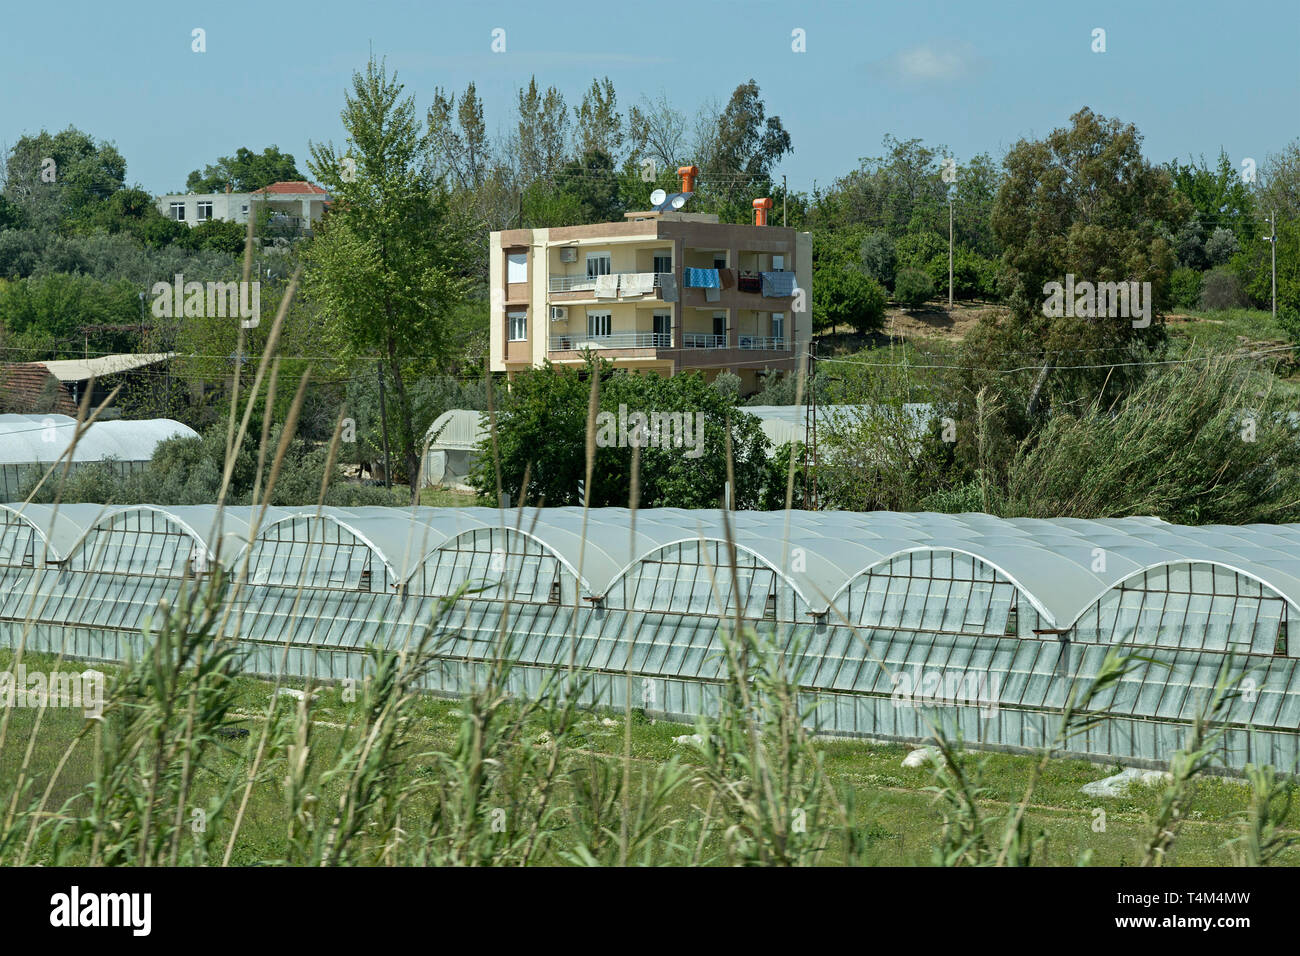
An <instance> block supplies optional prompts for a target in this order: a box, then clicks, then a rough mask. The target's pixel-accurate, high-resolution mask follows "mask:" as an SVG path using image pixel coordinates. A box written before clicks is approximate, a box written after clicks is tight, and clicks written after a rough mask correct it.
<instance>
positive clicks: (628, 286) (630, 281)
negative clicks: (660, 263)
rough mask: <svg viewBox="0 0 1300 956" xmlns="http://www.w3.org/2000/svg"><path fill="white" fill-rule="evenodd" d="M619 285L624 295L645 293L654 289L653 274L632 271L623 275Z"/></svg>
mask: <svg viewBox="0 0 1300 956" xmlns="http://www.w3.org/2000/svg"><path fill="white" fill-rule="evenodd" d="M620 287H621V288H622V290H623V294H624V295H647V294H648V293H651V292H653V291H654V290H655V274H654V273H653V272H633V273H631V274H630V275H625V276H623V282H622V283H621V286H620Z"/></svg>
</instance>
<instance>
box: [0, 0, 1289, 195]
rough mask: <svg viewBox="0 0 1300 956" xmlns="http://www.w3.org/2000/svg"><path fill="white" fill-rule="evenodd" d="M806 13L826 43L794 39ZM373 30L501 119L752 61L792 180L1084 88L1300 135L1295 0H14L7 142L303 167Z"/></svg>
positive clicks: (1021, 126)
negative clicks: (287, 156) (530, 86)
mask: <svg viewBox="0 0 1300 956" xmlns="http://www.w3.org/2000/svg"><path fill="white" fill-rule="evenodd" d="M124 7H125V9H124ZM195 27H201V28H203V29H204V30H206V33H207V52H206V53H202V54H198V53H194V52H192V51H191V48H190V47H191V30H193V29H194V28H195ZM497 27H500V28H503V29H504V30H505V31H506V52H505V53H493V52H492V51H491V49H490V45H491V41H492V35H491V34H492V30H493V29H494V28H497ZM1098 27H1100V28H1102V29H1104V30H1105V31H1106V52H1105V53H1094V52H1092V49H1091V46H1092V42H1093V40H1092V32H1093V30H1094V28H1098ZM796 28H798V29H802V30H803V31H805V34H806V45H807V52H804V53H795V52H792V50H791V31H792V30H794V29H796ZM372 49H373V51H374V52H375V53H376V54H377V55H383V56H386V57H387V60H388V64H389V66H390V68H395V69H396V70H397V71H398V73H399V76H400V79H401V80H402V81H403V82H404V83H405V84H406V87H407V92H409V93H411V94H413V95H414V96H415V99H416V103H417V105H418V106H419V107H420V110H421V113H422V112H423V109H424V107H426V106H427V105H428V103H429V100H430V94H431V92H432V90H433V88H434V87H435V86H442V87H444V88H449V89H451V90H454V91H457V92H459V91H460V90H462V89H464V87H465V84H466V83H467V82H469V81H470V80H473V81H474V82H475V83H476V84H477V86H478V90H479V93H480V95H481V96H482V97H483V99H484V105H485V111H486V116H487V123H488V128H489V130H496V129H498V128H500V129H503V130H504V129H505V128H507V127H508V126H509V125H510V124H512V123H513V106H514V102H515V91H516V90H517V89H519V88H520V87H521V86H524V85H526V84H527V82H528V79H529V77H530V76H532V75H534V74H535V75H536V76H537V78H538V81H539V83H540V84H542V85H552V84H553V85H555V86H557V87H559V88H560V90H561V91H562V92H564V93H565V95H566V98H567V99H568V100H569V101H570V103H571V104H576V103H577V102H578V101H579V100H580V98H581V94H582V91H583V90H584V89H585V88H586V87H587V86H588V85H589V84H590V82H591V79H592V78H593V77H594V76H605V75H608V76H609V77H610V78H611V79H612V80H613V81H614V84H615V88H616V90H617V92H618V95H619V100H620V104H621V105H622V106H624V107H626V106H627V105H628V104H630V103H634V102H637V101H639V100H640V99H641V97H642V95H643V94H644V95H646V96H649V97H655V96H657V95H658V94H659V93H660V92H663V93H665V94H667V96H668V98H669V99H670V100H671V101H672V103H673V104H674V105H675V106H676V107H677V108H678V109H680V110H682V111H683V112H685V113H686V114H687V115H688V117H692V116H693V114H694V113H695V111H696V109H697V108H698V106H699V105H700V103H701V102H702V101H703V100H705V99H706V98H711V97H715V98H717V99H719V100H723V101H725V99H726V98H727V96H729V95H730V93H731V91H732V90H733V89H734V88H735V86H736V85H737V84H738V83H742V82H744V81H745V80H747V79H749V78H750V77H753V78H754V79H755V80H757V81H758V84H759V86H760V87H761V89H762V93H763V96H764V99H765V101H766V103H767V107H768V112H769V114H777V115H779V116H780V117H781V119H782V121H783V122H784V124H785V126H786V128H787V129H788V130H789V131H790V134H791V137H792V139H793V143H794V152H793V154H792V155H790V156H788V157H787V158H786V159H785V160H784V162H783V163H782V166H781V168H780V169H779V170H778V172H783V173H786V174H787V175H788V176H789V178H790V185H791V187H792V188H795V189H811V188H812V186H813V184H814V182H816V183H817V184H819V185H826V184H827V183H829V182H830V181H831V180H833V179H834V178H835V177H837V176H839V175H842V174H843V173H844V172H846V171H847V170H849V169H851V168H853V167H854V166H856V165H857V162H858V159H859V158H860V157H862V156H872V155H878V154H879V152H880V142H881V138H882V137H883V136H884V135H885V134H886V133H892V134H894V135H895V136H898V137H900V138H908V137H913V136H915V137H920V138H922V139H923V140H925V141H926V142H927V143H928V144H932V145H937V144H941V143H942V144H946V145H948V146H949V147H951V150H952V153H953V154H954V155H955V156H956V157H957V158H958V159H959V160H961V159H964V158H966V157H969V156H970V155H972V154H974V153H977V152H983V151H988V152H990V153H992V154H993V155H994V156H995V157H996V156H999V155H1000V154H1001V153H1002V151H1003V150H1005V149H1006V148H1007V147H1008V146H1010V145H1011V144H1013V143H1014V142H1015V141H1016V140H1018V139H1020V138H1022V137H1037V136H1042V135H1044V134H1046V133H1047V132H1049V131H1050V130H1051V129H1053V128H1055V127H1058V126H1062V125H1064V124H1065V122H1066V120H1067V118H1068V117H1069V116H1070V114H1071V113H1073V112H1074V111H1076V110H1077V109H1079V108H1081V107H1083V106H1088V107H1091V108H1092V109H1093V110H1094V111H1096V112H1100V113H1103V114H1105V115H1107V116H1117V117H1119V118H1121V119H1123V120H1125V121H1128V122H1133V123H1136V124H1137V127H1138V129H1139V130H1140V131H1141V132H1142V133H1143V135H1144V137H1145V142H1144V149H1145V151H1146V153H1147V155H1148V156H1149V157H1151V158H1152V159H1154V160H1158V161H1164V160H1167V159H1171V158H1179V159H1185V158H1186V157H1187V156H1188V155H1189V154H1192V155H1198V156H1199V155H1200V154H1201V153H1204V154H1205V155H1206V156H1207V157H1208V158H1213V157H1214V156H1216V155H1217V153H1218V151H1219V149H1220V147H1222V148H1223V149H1225V150H1226V151H1227V152H1228V155H1229V156H1230V157H1232V158H1233V161H1234V164H1237V165H1239V164H1240V162H1241V160H1242V159H1243V158H1245V157H1252V158H1254V159H1256V160H1257V161H1260V162H1262V161H1263V159H1264V157H1265V156H1267V155H1268V154H1269V153H1271V152H1276V151H1277V150H1279V149H1280V148H1281V147H1282V146H1283V145H1285V144H1286V143H1287V142H1289V141H1290V140H1292V139H1294V138H1295V137H1296V136H1297V135H1300V123H1298V122H1297V118H1300V67H1298V66H1297V50H1300V4H1297V3H1296V2H1295V0H1251V2H1250V3H1246V4H1222V3H1211V2H1205V0H1191V2H1172V0H1171V2H1154V0H1128V2H1109V0H1107V2H1097V0H1090V2H1086V3H1081V2H1077V0H1071V2H1059V0H1049V2H1043V0H1027V2H980V3H977V2H951V0H949V2H902V0H893V2H876V0H870V2H866V0H858V2H838V0H827V2H816V0H813V2H799V3H793V2H770V0H737V2H732V0H698V2H696V3H694V4H682V3H665V2H662V0H660V2H655V3H643V2H637V0H633V2H619V0H605V2H600V0H595V2H593V0H584V2H565V0H531V2H526V3H522V2H514V0H496V2H491V3H487V2H479V3H463V2H462V3H457V4H453V3H446V2H442V0H437V2H387V0H373V2H369V0H367V2H363V0H318V2H316V3H313V4H310V5H309V4H278V3H269V2H263V3H244V2H239V0H224V2H221V3H190V2H178V0H168V2H133V0H127V2H126V3H125V4H112V3H104V2H102V0H100V2H95V3H86V2H79V0H73V2H65V3H61V4H58V5H56V6H54V7H52V8H51V7H50V6H47V5H45V4H40V3H22V4H13V5H10V6H9V9H7V10H6V13H5V26H4V32H3V33H2V34H0V144H7V145H12V144H13V143H14V142H15V141H16V140H17V139H18V138H19V137H20V136H21V135H23V134H24V133H35V132H37V131H39V130H40V129H41V128H46V129H50V130H55V129H62V128H64V127H66V126H68V125H69V124H72V125H75V126H77V127H79V128H81V129H83V130H86V131H87V132H89V133H91V134H93V135H94V136H96V137H98V138H101V139H109V140H112V141H113V142H115V143H116V144H117V147H118V149H120V150H121V151H122V153H123V155H124V156H125V157H126V160H127V179H128V181H129V182H131V183H139V184H140V185H142V186H143V187H144V188H146V189H148V190H150V191H151V192H155V193H161V192H168V191H171V190H174V189H180V188H181V187H182V186H183V184H184V181H185V176H186V174H187V173H188V172H189V171H190V170H191V169H194V168H197V167H201V166H203V165H204V164H206V163H210V162H212V161H213V160H214V159H215V158H216V157H217V156H220V155H229V154H231V153H233V152H234V151H235V149H236V148H237V147H239V146H249V147H251V148H254V149H261V148H263V147H265V146H267V145H269V144H271V143H274V144H276V145H278V146H279V147H280V148H281V149H283V150H285V151H287V152H290V153H292V154H293V155H294V156H295V157H296V158H297V159H298V161H299V166H300V168H301V167H305V165H306V163H305V160H306V157H307V143H308V142H309V141H310V140H317V141H323V140H331V139H332V140H334V141H335V142H336V143H337V142H341V141H342V139H343V134H342V126H341V124H340V122H339V110H340V108H341V106H342V103H343V93H344V90H345V88H346V87H347V85H348V82H349V77H350V75H351V73H352V72H353V71H354V70H357V69H361V68H363V67H364V65H365V62H366V58H367V55H368V53H369V52H370V51H371V50H372Z"/></svg>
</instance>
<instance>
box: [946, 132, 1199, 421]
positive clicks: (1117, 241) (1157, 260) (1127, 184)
mask: <svg viewBox="0 0 1300 956" xmlns="http://www.w3.org/2000/svg"><path fill="white" fill-rule="evenodd" d="M1141 143H1142V137H1141V135H1140V134H1139V133H1138V131H1137V128H1136V127H1134V126H1133V125H1132V124H1125V123H1122V122H1120V121H1119V120H1117V119H1107V118H1106V117H1103V116H1098V115H1096V114H1094V113H1093V112H1092V111H1091V110H1088V109H1083V110H1080V111H1079V112H1077V113H1075V114H1074V115H1073V116H1072V117H1071V118H1070V125H1069V126H1068V127H1065V128H1061V129H1056V130H1053V131H1052V132H1051V133H1050V134H1049V135H1048V136H1047V137H1046V138H1045V139H1042V140H1021V141H1020V142H1018V143H1016V145H1015V146H1014V147H1012V149H1011V150H1010V152H1008V153H1007V156H1006V159H1005V161H1004V166H1005V168H1006V178H1005V179H1004V180H1003V182H1002V186H1001V188H1000V189H999V191H998V197H997V201H996V202H995V204H994V207H993V229H994V232H995V233H996V235H997V238H998V240H999V242H1000V243H1001V244H1002V247H1003V254H1002V265H1003V270H1004V273H1005V276H1006V279H1007V282H1008V284H1009V292H1010V295H1009V304H1010V306H1011V309H1012V320H1011V321H1010V322H1007V323H1000V324H999V325H998V326H997V329H996V330H995V329H994V328H992V327H990V328H989V329H988V330H987V331H988V332H989V333H990V335H988V336H987V337H986V336H983V335H981V336H978V337H976V340H975V343H974V344H978V352H984V351H985V350H986V349H988V350H991V351H988V352H987V353H986V354H985V355H984V358H983V359H982V360H981V361H989V362H991V363H993V364H992V365H991V366H990V367H993V368H997V367H999V366H1000V364H1001V363H1002V362H1004V361H1005V360H1006V358H1005V353H1006V352H1009V351H1010V350H1012V349H1013V348H1014V349H1015V350H1017V351H1021V352H1026V351H1027V352H1028V354H1020V355H1017V356H1015V357H1014V358H1013V361H1014V364H1015V365H1016V366H1017V367H1024V366H1032V365H1034V364H1039V365H1041V366H1042V368H1043V369H1044V371H1035V372H1026V373H1024V374H1023V376H1022V377H1015V376H994V377H993V378H991V379H987V380H986V379H985V378H984V377H983V376H980V375H976V376H975V379H973V380H970V381H968V382H967V385H968V387H969V388H970V389H971V392H970V394H972V395H973V394H975V393H976V392H978V390H979V386H980V385H981V384H989V385H991V386H993V388H994V389H995V391H996V392H1000V393H1002V394H1001V395H1000V396H999V397H998V401H999V402H1000V403H1001V404H1002V405H1003V406H1004V407H1005V408H1007V409H1009V410H1014V409H1016V408H1020V409H1024V410H1026V413H1027V412H1028V411H1029V410H1032V411H1033V412H1034V413H1035V414H1039V413H1044V414H1045V413H1046V411H1047V408H1048V406H1049V405H1050V404H1051V402H1052V400H1059V401H1061V402H1066V403H1069V402H1081V401H1084V400H1086V401H1092V400H1094V399H1096V398H1097V396H1098V394H1099V393H1102V398H1103V402H1102V404H1103V405H1104V406H1109V405H1110V403H1111V401H1113V400H1114V399H1115V398H1117V397H1118V396H1120V395H1122V394H1124V393H1126V392H1127V391H1128V390H1129V389H1130V388H1131V387H1132V386H1133V385H1134V384H1135V383H1136V381H1137V380H1138V379H1139V378H1140V377H1141V374H1142V372H1141V368H1142V367H1141V365H1140V364H1136V363H1134V362H1132V361H1129V360H1130V359H1132V358H1140V356H1141V354H1142V353H1144V352H1145V351H1146V350H1147V349H1149V348H1151V347H1153V346H1155V345H1157V344H1158V343H1159V342H1160V341H1161V340H1162V336H1163V329H1162V326H1161V324H1160V322H1159V309H1160V303H1162V302H1163V301H1165V300H1166V296H1167V290H1168V284H1169V277H1170V274H1171V273H1172V271H1173V268H1174V252H1173V248H1172V246H1171V244H1170V242H1169V240H1168V239H1167V238H1166V236H1167V235H1171V234H1173V233H1174V232H1176V230H1177V229H1179V228H1180V227H1181V226H1182V224H1183V223H1184V222H1185V221H1186V219H1187V217H1188V215H1189V214H1190V212H1191V207H1190V203H1189V202H1188V201H1187V200H1186V199H1185V198H1183V197H1182V196H1180V195H1179V194H1178V193H1177V192H1176V191H1175V190H1174V188H1173V184H1172V181H1171V178H1170V174H1169V171H1168V170H1167V169H1165V168H1162V167H1157V166H1153V165H1152V164H1151V163H1149V162H1148V161H1147V160H1146V159H1145V158H1144V157H1143V156H1142V151H1141ZM1069 276H1073V277H1074V281H1077V282H1080V283H1083V282H1088V283H1130V282H1137V283H1139V286H1138V289H1139V292H1141V291H1142V289H1143V288H1144V286H1142V285H1141V283H1150V289H1151V299H1152V301H1149V302H1147V303H1146V307H1147V308H1148V309H1149V312H1148V313H1147V315H1146V317H1145V319H1143V318H1140V317H1138V316H1137V315H1136V312H1137V310H1136V309H1134V308H1133V307H1132V306H1130V309H1129V311H1128V314H1125V315H1100V316H1092V317H1086V316H1084V317H1081V316H1079V315H1076V314H1075V309H1073V308H1070V309H1068V310H1066V309H1060V310H1055V311H1056V314H1055V315H1053V314H1051V313H1052V311H1053V310H1050V309H1048V308H1047V306H1046V304H1045V303H1046V301H1047V296H1048V292H1049V288H1048V286H1047V284H1048V283H1050V282H1056V283H1066V282H1068V277H1069ZM1115 311H1116V312H1118V311H1119V310H1118V308H1117V309H1116V310H1115ZM995 331H996V332H997V334H993V333H995ZM999 343H1000V344H999ZM972 344H973V343H972V342H971V340H970V339H969V337H968V341H967V345H972ZM1072 352H1078V353H1080V354H1082V353H1085V352H1091V353H1092V354H1093V355H1094V356H1097V357H1104V358H1103V361H1100V362H1090V363H1076V364H1079V365H1085V364H1088V365H1094V366H1101V365H1103V362H1114V363H1116V365H1117V366H1118V367H1115V368H1107V367H1100V368H1087V369H1070V370H1067V369H1063V368H1062V369H1056V370H1055V371H1053V369H1054V367H1055V364H1056V363H1055V362H1053V361H1052V359H1051V356H1052V355H1053V354H1055V353H1066V354H1069V353H1072ZM1135 353H1136V354H1135ZM967 354H968V357H970V358H971V359H974V357H975V356H976V354H977V350H974V349H968V351H967ZM1040 358H1041V361H1037V362H1036V359H1040ZM1061 364H1069V363H1061ZM1021 388H1023V389H1024V393H1023V395H1021V396H1015V397H1014V400H1013V396H1011V395H1009V394H1006V390H1007V389H1021ZM1020 427H1021V426H1016V429H1015V430H1016V431H1017V433H1019V429H1020Z"/></svg>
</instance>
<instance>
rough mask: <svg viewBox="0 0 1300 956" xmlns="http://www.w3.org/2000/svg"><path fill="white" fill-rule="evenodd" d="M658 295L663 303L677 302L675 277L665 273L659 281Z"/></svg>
mask: <svg viewBox="0 0 1300 956" xmlns="http://www.w3.org/2000/svg"><path fill="white" fill-rule="evenodd" d="M659 293H660V295H661V296H662V297H663V300H664V301H665V302H676V301H677V276H675V275H673V274H672V273H671V272H665V273H664V274H663V275H662V276H661V277H660V279H659Z"/></svg>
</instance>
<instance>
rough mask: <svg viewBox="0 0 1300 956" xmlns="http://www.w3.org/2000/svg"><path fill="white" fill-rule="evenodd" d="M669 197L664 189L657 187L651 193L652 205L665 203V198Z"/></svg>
mask: <svg viewBox="0 0 1300 956" xmlns="http://www.w3.org/2000/svg"><path fill="white" fill-rule="evenodd" d="M667 198H668V194H667V193H666V192H664V191H663V190H662V189H656V190H655V191H654V192H652V193H651V194H650V205H652V206H662V205H663V204H664V200H665V199H667Z"/></svg>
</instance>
